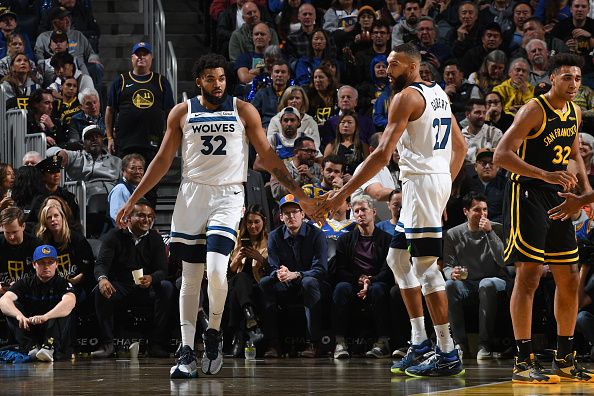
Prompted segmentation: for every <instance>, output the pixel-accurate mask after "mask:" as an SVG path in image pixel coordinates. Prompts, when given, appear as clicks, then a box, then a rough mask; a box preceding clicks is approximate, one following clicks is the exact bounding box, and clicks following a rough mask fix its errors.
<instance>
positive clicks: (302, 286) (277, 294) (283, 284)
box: [260, 194, 328, 358]
mask: <svg viewBox="0 0 594 396" xmlns="http://www.w3.org/2000/svg"><path fill="white" fill-rule="evenodd" d="M280 211H281V220H282V221H283V223H284V225H282V226H280V227H278V228H277V229H275V230H274V231H272V232H271V233H270V236H269V238H268V264H269V265H270V268H271V271H272V272H271V273H270V275H268V276H265V277H263V278H262V280H261V281H260V289H261V290H262V299H263V301H264V303H265V305H266V306H265V307H264V335H265V338H266V339H267V340H268V350H267V351H266V353H265V355H264V356H265V357H275V356H278V352H279V348H280V343H279V339H280V338H279V333H278V317H277V312H278V304H279V303H280V304H283V305H284V304H286V302H287V301H288V300H289V299H291V300H295V299H299V300H301V299H302V301H303V304H304V305H305V314H306V317H307V340H308V342H307V345H306V349H305V350H304V351H303V352H301V356H302V357H307V358H313V357H315V356H316V355H317V351H318V348H317V346H318V343H319V342H320V339H321V321H322V317H321V316H322V298H323V295H324V291H325V289H326V283H325V278H326V273H327V269H328V263H327V260H328V252H327V244H326V238H325V237H324V233H323V232H322V231H320V230H319V229H318V228H317V227H316V226H314V225H311V224H309V223H306V222H304V219H305V214H304V213H303V210H302V209H301V206H299V202H298V201H297V199H296V198H295V197H294V196H293V195H292V194H289V195H286V196H284V197H283V198H282V199H281V201H280Z"/></svg>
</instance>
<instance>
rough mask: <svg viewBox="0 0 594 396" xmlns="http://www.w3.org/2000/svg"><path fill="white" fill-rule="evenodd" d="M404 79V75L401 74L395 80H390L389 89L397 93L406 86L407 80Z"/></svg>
mask: <svg viewBox="0 0 594 396" xmlns="http://www.w3.org/2000/svg"><path fill="white" fill-rule="evenodd" d="M406 77H407V76H405V75H404V74H401V75H399V76H398V77H396V78H392V79H390V89H391V90H392V92H394V93H398V92H400V91H402V90H403V89H404V88H406V87H407V86H408V79H407V78H406Z"/></svg>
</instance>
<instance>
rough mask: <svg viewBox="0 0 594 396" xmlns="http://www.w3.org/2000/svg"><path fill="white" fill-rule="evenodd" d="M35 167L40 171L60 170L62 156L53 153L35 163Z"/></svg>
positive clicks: (51, 171) (52, 171)
mask: <svg viewBox="0 0 594 396" xmlns="http://www.w3.org/2000/svg"><path fill="white" fill-rule="evenodd" d="M35 167H36V168H37V169H39V170H40V171H42V172H50V173H56V172H60V170H62V158H61V157H60V156H59V155H58V154H54V155H52V156H50V157H47V158H46V159H44V160H43V161H41V162H40V163H38V164H37V165H35Z"/></svg>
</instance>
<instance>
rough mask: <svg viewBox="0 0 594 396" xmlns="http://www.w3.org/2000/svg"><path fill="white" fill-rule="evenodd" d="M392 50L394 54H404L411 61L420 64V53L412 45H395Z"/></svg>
mask: <svg viewBox="0 0 594 396" xmlns="http://www.w3.org/2000/svg"><path fill="white" fill-rule="evenodd" d="M392 50H393V51H394V52H400V53H403V54H406V56H408V57H409V58H411V59H414V60H416V61H417V62H419V63H420V62H421V53H420V52H419V50H418V49H417V47H416V46H415V45H414V44H411V43H404V44H400V45H397V46H396V47H394V48H393V49H392Z"/></svg>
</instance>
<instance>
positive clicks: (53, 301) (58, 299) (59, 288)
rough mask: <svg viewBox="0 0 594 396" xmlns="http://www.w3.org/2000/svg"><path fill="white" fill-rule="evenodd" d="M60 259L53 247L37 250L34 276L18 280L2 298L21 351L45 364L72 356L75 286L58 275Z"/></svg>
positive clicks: (34, 257) (2, 308) (1, 307)
mask: <svg viewBox="0 0 594 396" xmlns="http://www.w3.org/2000/svg"><path fill="white" fill-rule="evenodd" d="M57 258H58V253H57V252H56V249H55V248H54V247H53V246H51V245H42V246H39V247H37V248H36V249H35V252H34V253H33V267H34V268H35V276H31V277H26V278H22V279H19V280H18V281H16V282H15V283H14V284H13V285H12V286H11V287H10V290H8V291H7V292H6V293H4V295H3V296H2V298H0V310H1V311H2V313H4V315H6V318H7V319H8V325H9V328H10V329H11V331H12V332H13V333H14V335H15V338H16V340H17V342H18V343H19V347H20V348H21V350H23V351H28V355H29V357H30V358H31V359H34V360H35V359H37V360H41V361H44V362H53V361H54V359H60V358H66V357H70V356H69V351H70V342H71V339H70V327H71V316H70V313H71V312H72V310H73V309H74V306H75V305H76V297H75V296H74V293H73V290H72V285H71V284H70V283H69V282H68V281H66V280H65V279H64V278H62V277H61V276H57V275H56V268H57V266H58V265H57ZM54 354H55V356H54Z"/></svg>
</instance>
